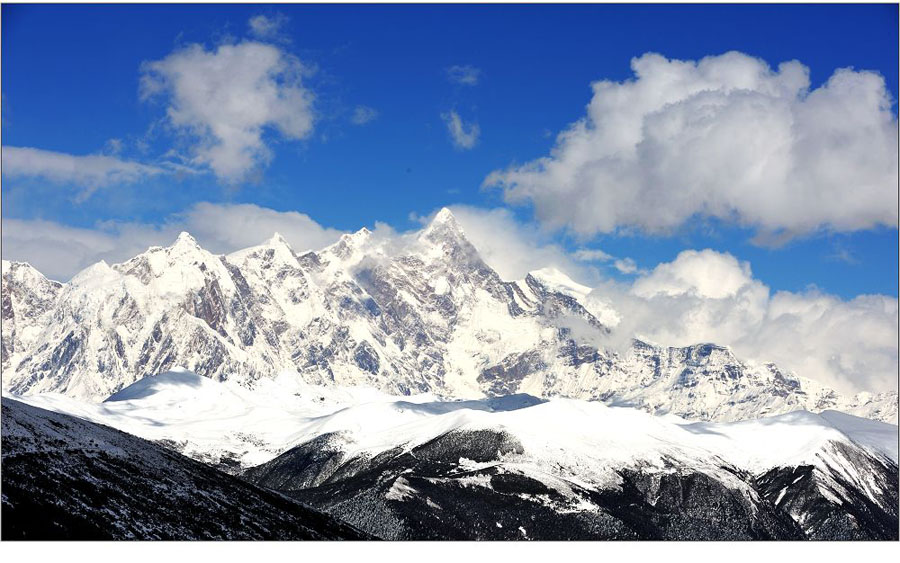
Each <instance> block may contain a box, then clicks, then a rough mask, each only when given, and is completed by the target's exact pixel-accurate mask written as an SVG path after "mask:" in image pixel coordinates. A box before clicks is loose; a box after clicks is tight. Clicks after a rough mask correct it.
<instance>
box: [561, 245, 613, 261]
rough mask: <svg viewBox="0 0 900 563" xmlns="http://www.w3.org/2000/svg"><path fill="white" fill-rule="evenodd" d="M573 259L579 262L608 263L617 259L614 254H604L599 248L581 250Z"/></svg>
mask: <svg viewBox="0 0 900 563" xmlns="http://www.w3.org/2000/svg"><path fill="white" fill-rule="evenodd" d="M572 257H573V258H575V259H576V260H578V261H579V262H608V261H609V260H612V259H613V258H615V256H613V255H612V254H608V253H606V252H603V251H602V250H600V249H599V248H579V249H578V250H576V251H575V252H573V253H572Z"/></svg>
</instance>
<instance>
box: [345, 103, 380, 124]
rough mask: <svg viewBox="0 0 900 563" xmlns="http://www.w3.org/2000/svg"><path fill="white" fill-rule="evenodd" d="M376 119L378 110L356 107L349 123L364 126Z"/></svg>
mask: <svg viewBox="0 0 900 563" xmlns="http://www.w3.org/2000/svg"><path fill="white" fill-rule="evenodd" d="M377 117H378V110H376V109H375V108H370V107H369V106H356V107H355V108H354V109H353V115H352V116H351V117H350V122H351V123H353V124H354V125H365V124H366V123H369V122H370V121H373V120H375V119H376V118H377Z"/></svg>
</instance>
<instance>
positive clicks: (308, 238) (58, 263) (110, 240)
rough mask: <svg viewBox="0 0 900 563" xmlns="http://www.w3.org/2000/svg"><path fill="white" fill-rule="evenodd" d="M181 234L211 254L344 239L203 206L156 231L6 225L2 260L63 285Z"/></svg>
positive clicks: (236, 209)
mask: <svg viewBox="0 0 900 563" xmlns="http://www.w3.org/2000/svg"><path fill="white" fill-rule="evenodd" d="M181 231H188V232H190V233H191V234H192V235H193V236H194V237H195V238H196V239H197V241H198V242H199V243H200V244H201V245H202V246H203V247H204V248H206V249H207V250H209V251H211V252H215V253H228V252H232V251H234V250H239V249H241V248H246V247H249V246H253V245H256V244H260V243H262V242H263V241H265V240H266V239H268V238H269V237H271V236H272V234H274V233H275V232H278V233H280V234H281V235H282V236H283V237H284V238H285V240H287V241H288V243H289V244H290V245H291V246H292V247H293V248H294V250H295V251H297V252H302V251H304V250H308V249H319V248H322V247H324V246H327V245H328V244H331V243H333V242H335V241H336V240H337V239H338V237H339V236H340V235H341V234H342V232H341V231H338V230H336V229H330V228H326V227H322V226H321V225H319V224H318V223H316V222H315V221H313V220H312V219H310V218H309V216H308V215H305V214H303V213H298V212H296V211H275V210H273V209H267V208H264V207H259V206H256V205H252V204H234V205H227V204H212V203H206V202H201V203H197V204H195V205H193V206H192V207H190V208H189V209H187V210H185V211H184V212H182V213H178V214H174V215H171V216H170V217H168V218H167V219H166V220H165V221H163V222H162V223H161V224H158V225H153V224H147V223H134V222H113V221H108V222H102V223H98V224H97V225H95V227H94V228H78V227H70V226H66V225H62V224H59V223H55V222H52V221H42V220H21V219H4V220H3V258H4V259H6V260H20V261H24V262H28V263H30V264H32V265H33V266H34V267H35V268H37V269H38V270H40V271H41V272H42V273H44V274H45V275H47V276H48V277H50V278H53V279H58V280H63V281H64V280H67V279H69V278H70V277H72V276H73V275H74V274H76V273H77V272H79V271H80V270H82V269H83V268H85V267H87V266H90V265H91V264H94V263H96V262H98V261H99V260H106V261H107V262H109V263H117V262H122V261H124V260H127V259H128V258H131V257H132V256H135V255H136V254H139V253H141V252H143V251H145V250H146V249H147V247H149V246H154V245H159V246H167V245H169V244H171V243H172V242H173V241H174V240H175V238H176V237H177V236H178V233H179V232H181Z"/></svg>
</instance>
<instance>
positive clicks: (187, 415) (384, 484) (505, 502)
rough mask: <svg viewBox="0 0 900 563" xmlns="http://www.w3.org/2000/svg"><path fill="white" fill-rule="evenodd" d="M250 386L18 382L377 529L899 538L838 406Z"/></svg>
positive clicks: (892, 478)
mask: <svg viewBox="0 0 900 563" xmlns="http://www.w3.org/2000/svg"><path fill="white" fill-rule="evenodd" d="M257 385H258V387H257V388H256V389H254V390H252V391H251V390H247V389H246V388H244V387H243V386H241V385H239V384H237V383H236V382H234V381H226V382H217V381H214V380H212V379H209V378H204V377H201V376H198V375H196V374H192V373H190V372H185V371H177V372H172V373H166V374H162V375H160V376H156V377H148V378H145V379H142V380H141V381H138V382H137V383H135V384H133V385H131V386H129V387H127V388H126V389H123V390H122V391H120V392H118V393H116V394H115V395H113V396H112V397H110V398H109V399H108V400H107V401H105V402H104V403H100V404H97V403H90V402H84V401H79V400H77V399H73V398H71V397H66V396H64V395H36V396H29V397H24V398H23V399H24V400H26V401H28V402H29V403H31V404H32V405H34V406H38V407H43V408H47V409H51V410H54V411H59V412H64V413H67V414H70V415H75V416H78V417H80V418H82V419H87V420H90V421H92V422H94V423H100V424H105V425H109V426H113V427H115V428H118V429H120V430H123V431H126V432H129V433H131V434H134V435H136V436H139V437H141V438H144V439H147V440H151V441H152V442H155V443H157V444H161V445H165V446H166V447H169V448H172V449H177V450H178V451H180V452H181V453H184V454H186V455H188V456H190V457H193V458H194V459H197V460H201V461H204V462H206V463H208V464H210V465H214V466H218V467H219V468H223V469H226V470H227V471H228V472H229V473H233V474H238V475H240V476H241V477H242V478H244V479H246V480H249V481H250V482H252V483H254V484H256V485H259V486H261V487H265V488H269V489H275V490H277V491H280V492H282V493H284V494H287V495H290V496H293V497H295V498H297V499H298V500H301V501H302V502H304V503H307V504H310V505H312V506H315V507H317V508H319V509H321V510H324V511H326V512H329V513H330V514H332V515H333V516H335V517H337V518H338V519H340V520H344V521H346V522H349V523H351V524H352V525H354V526H356V527H358V528H360V529H363V530H364V531H366V532H368V533H371V534H373V535H375V536H378V537H382V538H386V539H426V538H431V539H435V538H461V539H462V538H465V539H474V538H479V539H513V538H531V539H534V538H544V539H576V538H580V539H588V538H592V539H601V538H616V539H625V538H644V539H663V538H670V539H675V538H677V539H712V538H717V539H741V538H743V539H750V538H781V539H801V538H816V539H889V538H894V539H896V537H897V536H896V534H897V502H898V497H897V483H898V477H897V475H898V474H897V455H898V453H897V427H896V426H895V425H891V424H886V423H881V422H877V421H872V420H867V419H862V418H858V417H854V416H850V415H846V414H843V413H839V412H835V411H825V412H823V413H821V414H813V413H810V412H808V411H795V412H792V413H788V414H782V415H778V416H774V417H767V418H762V419H758V420H752V421H743V422H732V423H710V422H692V421H688V420H685V419H682V418H679V417H676V416H673V415H665V416H654V415H651V414H649V413H646V412H643V411H641V410H638V409H633V408H627V407H610V406H607V405H604V404H603V403H601V402H598V401H582V400H575V399H563V398H552V399H541V398H538V397H534V396H531V395H525V394H517V395H509V396H504V397H496V398H489V399H480V400H469V401H439V400H436V398H435V397H434V396H431V395H415V396H403V397H398V396H390V395H386V394H384V393H381V392H379V391H377V390H374V389H368V388H361V387H350V388H343V387H340V386H335V385H321V386H319V385H310V384H308V383H305V382H304V381H303V380H302V379H301V378H299V377H297V376H296V374H289V373H286V374H282V375H281V376H279V377H278V378H276V379H274V380H268V379H265V380H260V381H259V382H257ZM4 404H5V403H4ZM83 424H88V423H87V422H84V423H83ZM82 441H84V440H83V439H82Z"/></svg>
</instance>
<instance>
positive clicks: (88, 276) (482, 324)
mask: <svg viewBox="0 0 900 563" xmlns="http://www.w3.org/2000/svg"><path fill="white" fill-rule="evenodd" d="M2 280H3V309H2V312H3V349H2V368H3V386H4V387H3V388H4V390H6V391H10V392H14V393H16V394H28V393H44V392H54V393H61V394H65V395H68V396H71V397H76V398H83V399H90V400H93V401H100V400H103V399H104V398H106V397H108V396H109V395H111V394H113V393H115V392H116V391H118V390H120V389H122V388H124V387H126V386H128V385H130V384H131V383H133V382H135V381H138V380H140V379H141V378H143V377H145V376H148V375H154V374H158V373H163V372H166V371H168V370H170V369H171V368H173V367H174V366H185V367H186V368H187V369H190V370H192V371H193V372H195V373H198V374H200V375H202V376H204V377H208V378H211V379H214V380H218V381H222V380H234V381H236V382H238V383H240V384H241V385H242V386H243V387H244V388H247V389H250V388H253V387H254V386H256V384H257V382H260V381H265V380H270V379H272V378H274V377H275V376H276V375H277V374H278V373H281V372H285V371H290V372H298V373H300V374H301V375H302V377H303V379H304V380H306V381H307V382H310V383H313V384H320V385H332V386H345V387H347V386H368V387H371V388H375V389H379V390H380V391H382V392H386V393H391V394H400V395H406V394H419V393H433V394H435V395H436V396H439V397H442V398H465V399H478V398H482V397H484V396H486V395H487V396H494V395H507V394H513V393H528V394H531V395H534V396H538V397H548V398H549V397H569V398H579V399H592V400H599V401H603V402H606V403H609V404H626V405H632V406H636V407H639V408H642V409H644V410H647V411H650V412H653V413H673V414H677V415H679V416H683V417H686V418H690V419H694V420H717V421H726V420H741V419H747V418H758V417H760V416H765V415H772V414H778V413H784V412H790V411H793V410H798V409H803V410H809V411H814V412H819V411H822V410H827V409H836V410H841V411H844V412H848V413H851V414H858V415H860V416H864V417H868V418H873V419H878V420H885V421H891V422H894V421H896V419H897V395H896V393H886V394H878V395H873V394H866V393H864V394H859V395H857V396H854V397H843V396H840V395H839V394H838V393H836V392H834V391H833V390H831V389H828V388H826V387H824V386H821V385H818V384H817V383H815V382H814V381H811V380H808V379H804V378H802V377H799V376H797V375H794V374H789V373H785V372H783V371H782V370H780V369H779V368H778V367H777V366H774V365H772V364H763V365H755V364H751V363H748V362H744V361H741V360H740V359H738V358H735V357H734V355H733V354H732V353H731V352H730V350H728V349H726V348H723V347H720V346H715V345H710V344H698V345H696V346H690V347H686V348H667V347H665V346H656V345H649V344H647V343H643V342H637V341H635V343H634V345H633V346H632V347H631V349H629V350H627V351H625V352H616V351H612V350H607V349H606V347H605V345H604V343H605V342H607V337H608V334H609V332H610V330H615V328H614V327H615V325H616V324H617V323H618V318H617V315H618V313H617V312H616V311H615V310H614V307H613V305H612V304H609V303H605V302H604V301H603V300H602V298H597V296H596V295H595V293H596V292H594V293H591V292H590V288H588V287H586V286H583V285H580V284H578V283H576V282H574V281H572V280H571V279H569V278H568V277H566V276H565V275H564V274H563V273H561V272H559V271H556V270H553V269H544V270H538V271H535V272H532V273H531V274H529V275H528V276H526V278H525V279H523V280H513V281H510V280H503V279H501V278H500V276H499V275H497V273H496V272H495V271H494V270H493V269H491V268H490V267H489V266H488V265H487V264H486V263H485V262H484V261H483V260H482V259H481V257H480V256H479V254H478V251H477V250H476V249H475V247H474V246H473V245H472V244H471V243H470V242H469V241H468V240H467V238H466V235H465V233H464V232H463V230H462V228H461V227H460V225H459V223H458V222H457V221H456V220H455V218H454V217H453V215H452V213H451V212H450V211H449V210H442V211H441V212H440V213H438V214H437V216H436V217H435V219H434V220H433V221H432V222H431V224H429V225H427V226H426V227H425V228H423V229H422V230H421V231H420V232H417V233H410V234H408V235H404V236H402V237H398V238H397V239H392V240H385V239H382V238H379V237H378V235H377V233H373V232H371V231H369V230H367V229H361V230H360V231H358V232H356V233H354V234H348V235H344V236H343V237H341V239H340V240H339V241H337V242H336V243H335V244H333V245H331V246H329V247H327V248H325V249H322V250H319V251H306V252H302V253H298V252H295V251H294V249H292V248H291V247H290V245H289V244H288V243H287V242H286V241H285V240H284V239H283V238H282V237H280V236H278V235H277V234H276V235H274V236H273V237H272V238H271V239H270V240H268V241H266V242H265V243H263V244H261V245H259V246H256V247H252V248H248V249H245V250H242V251H239V252H235V253H232V254H229V255H227V256H219V255H214V254H212V253H209V252H207V251H206V250H204V249H203V248H202V247H200V245H199V244H197V242H196V241H195V240H194V239H193V238H192V237H191V236H190V235H189V234H187V233H182V234H181V235H179V237H178V239H177V240H176V241H175V242H174V243H173V244H172V245H171V246H169V247H165V248H163V247H153V248H150V249H148V250H147V251H146V252H144V253H142V254H140V255H138V256H136V257H134V258H132V259H130V260H128V261H126V262H124V263H122V264H114V265H107V264H105V263H99V264H96V265H94V266H91V267H90V268H88V269H86V270H84V271H83V272H81V273H80V274H78V275H77V276H76V277H75V278H73V279H72V280H71V281H70V282H68V283H66V284H58V283H56V282H50V281H48V280H46V279H45V278H44V277H43V276H41V275H40V274H39V273H38V272H37V271H36V270H34V269H33V268H31V267H30V266H28V265H25V264H13V263H8V262H4V263H3V276H2Z"/></svg>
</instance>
